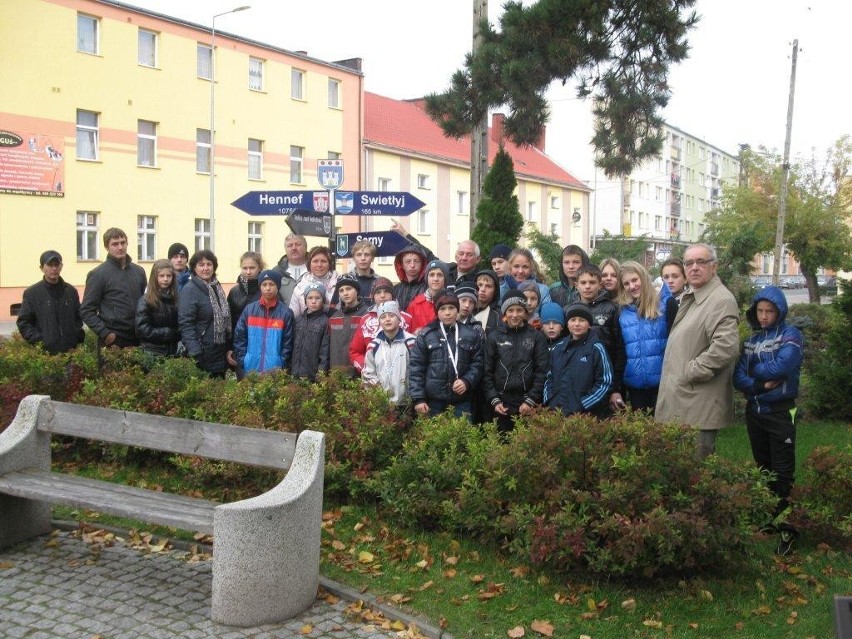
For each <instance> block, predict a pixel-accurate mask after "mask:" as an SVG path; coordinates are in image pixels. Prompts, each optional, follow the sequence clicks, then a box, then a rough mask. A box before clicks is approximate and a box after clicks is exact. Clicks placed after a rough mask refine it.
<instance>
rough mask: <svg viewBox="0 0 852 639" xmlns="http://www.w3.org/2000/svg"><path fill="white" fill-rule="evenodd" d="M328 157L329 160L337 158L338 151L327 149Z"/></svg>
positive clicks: (338, 157) (338, 155)
mask: <svg viewBox="0 0 852 639" xmlns="http://www.w3.org/2000/svg"><path fill="white" fill-rule="evenodd" d="M328 159H329V160H339V159H340V153H338V152H337V151H329V152H328Z"/></svg>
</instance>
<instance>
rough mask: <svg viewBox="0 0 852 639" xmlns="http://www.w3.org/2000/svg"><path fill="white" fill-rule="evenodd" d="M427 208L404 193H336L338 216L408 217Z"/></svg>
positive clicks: (335, 207)
mask: <svg viewBox="0 0 852 639" xmlns="http://www.w3.org/2000/svg"><path fill="white" fill-rule="evenodd" d="M424 206H426V203H425V202H423V201H421V200H419V199H417V198H416V197H414V196H413V195H411V193H405V192H403V191H335V192H334V212H335V213H337V214H338V215H394V216H399V217H403V216H407V215H411V214H412V213H414V212H415V211H418V210H420V209H422V208H423V207H424Z"/></svg>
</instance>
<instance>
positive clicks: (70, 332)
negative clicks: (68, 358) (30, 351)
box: [18, 251, 84, 355]
mask: <svg viewBox="0 0 852 639" xmlns="http://www.w3.org/2000/svg"><path fill="white" fill-rule="evenodd" d="M39 268H40V269H41V272H42V273H43V274H44V277H43V278H42V280H41V281H40V282H37V283H35V284H33V285H32V286H30V287H29V288H28V289H27V290H25V291H24V297H23V300H22V302H21V310H20V311H19V312H18V331H20V333H21V336H22V337H23V338H24V339H25V340H27V341H28V342H29V343H30V344H42V345H43V346H44V350H46V351H47V352H48V353H50V354H51V355H55V354H56V353H64V352H65V351H70V350H71V349H72V348H74V347H75V346H77V345H78V344H80V343H82V342H83V338H84V333H83V320H82V319H81V318H80V295H79V293H77V289H76V288H74V287H73V286H71V285H70V284H67V283H66V282H65V280H63V279H62V278H61V277H60V276H59V274H60V273H62V256H61V255H60V254H59V253H57V252H56V251H45V252H44V253H42V254H41V257H40V258H39Z"/></svg>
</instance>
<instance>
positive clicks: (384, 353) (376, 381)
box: [361, 300, 415, 412]
mask: <svg viewBox="0 0 852 639" xmlns="http://www.w3.org/2000/svg"><path fill="white" fill-rule="evenodd" d="M376 313H377V314H378V316H379V325H380V326H381V329H382V330H381V331H379V333H378V335H376V337H374V338H373V340H372V341H371V342H370V345H369V346H368V347H367V355H366V357H365V359H364V370H363V371H361V379H362V380H363V383H364V385H365V386H381V387H382V388H383V389H384V390H385V392H386V393H387V394H388V398H389V399H390V401H391V403H393V405H394V406H396V407H397V409H398V410H399V411H400V412H405V411H406V410H407V408H408V405H409V396H408V363H409V357H410V352H411V350H412V349H413V348H414V341H415V337H414V335H412V334H411V333H408V332H407V331H404V330H402V328H400V324H401V322H402V314H401V312H400V310H399V304H397V303H396V302H394V301H393V300H391V301H389V302H382V303H381V304H379V305H377V307H376Z"/></svg>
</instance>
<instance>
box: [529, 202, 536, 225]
mask: <svg viewBox="0 0 852 639" xmlns="http://www.w3.org/2000/svg"><path fill="white" fill-rule="evenodd" d="M537 221H538V202H527V222H537Z"/></svg>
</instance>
